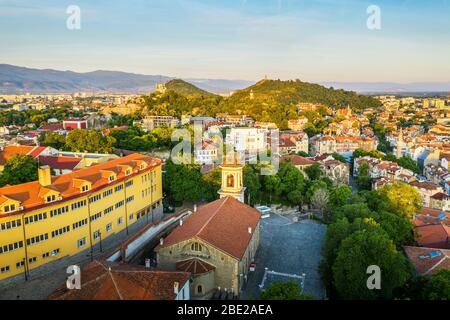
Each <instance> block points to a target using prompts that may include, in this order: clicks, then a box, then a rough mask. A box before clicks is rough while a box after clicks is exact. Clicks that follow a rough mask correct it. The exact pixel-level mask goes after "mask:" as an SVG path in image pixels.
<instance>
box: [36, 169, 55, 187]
mask: <svg viewBox="0 0 450 320" xmlns="http://www.w3.org/2000/svg"><path fill="white" fill-rule="evenodd" d="M38 177H39V184H40V185H41V186H42V187H47V186H49V185H51V184H52V174H51V171H50V167H49V166H42V167H40V168H39V169H38Z"/></svg>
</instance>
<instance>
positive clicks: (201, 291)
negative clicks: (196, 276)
mask: <svg viewBox="0 0 450 320" xmlns="http://www.w3.org/2000/svg"><path fill="white" fill-rule="evenodd" d="M197 293H198V294H202V293H203V286H202V285H198V286H197Z"/></svg>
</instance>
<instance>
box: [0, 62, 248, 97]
mask: <svg viewBox="0 0 450 320" xmlns="http://www.w3.org/2000/svg"><path fill="white" fill-rule="evenodd" d="M173 79H175V78H173V77H168V76H162V75H142V74H135V73H126V72H117V71H102V70H99V71H93V72H87V73H77V72H72V71H57V70H51V69H44V70H40V69H30V68H25V67H17V66H12V65H8V64H0V93H3V94H16V93H25V92H29V93H73V92H108V93H139V94H143V93H150V92H153V91H155V87H156V84H157V83H161V82H163V83H165V82H168V81H170V80H173ZM184 80H186V81H187V82H189V83H192V84H194V85H196V86H197V87H199V88H200V89H203V90H206V91H209V92H214V93H229V92H231V91H234V90H238V89H242V88H245V87H248V86H250V85H252V84H254V82H251V81H245V80H223V79H184Z"/></svg>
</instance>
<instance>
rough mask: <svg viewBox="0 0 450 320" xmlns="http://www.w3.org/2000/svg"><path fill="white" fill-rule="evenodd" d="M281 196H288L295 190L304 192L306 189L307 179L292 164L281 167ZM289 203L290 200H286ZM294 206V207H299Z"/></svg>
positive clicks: (279, 190)
mask: <svg viewBox="0 0 450 320" xmlns="http://www.w3.org/2000/svg"><path fill="white" fill-rule="evenodd" d="M280 180H281V183H280V188H279V189H278V192H279V193H280V194H284V195H286V196H287V195H288V194H289V193H290V192H292V191H294V190H298V191H303V190H304V187H305V177H304V176H303V174H302V173H301V171H300V170H298V169H297V168H296V167H294V166H292V164H290V163H286V164H283V165H282V166H281V167H280ZM285 200H287V201H289V200H288V199H285ZM297 204H298V203H297ZM297 204H294V205H297Z"/></svg>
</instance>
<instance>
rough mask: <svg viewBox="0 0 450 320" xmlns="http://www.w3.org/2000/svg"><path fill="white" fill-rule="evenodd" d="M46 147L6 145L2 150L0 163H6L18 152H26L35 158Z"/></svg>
mask: <svg viewBox="0 0 450 320" xmlns="http://www.w3.org/2000/svg"><path fill="white" fill-rule="evenodd" d="M45 149H46V147H36V146H6V147H5V148H4V149H3V150H2V151H1V152H0V165H2V166H3V165H5V163H6V161H8V160H9V159H11V158H12V157H13V156H15V155H16V154H26V155H30V156H32V157H33V158H35V157H37V156H38V155H39V154H41V153H42V152H43V151H44V150H45Z"/></svg>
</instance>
